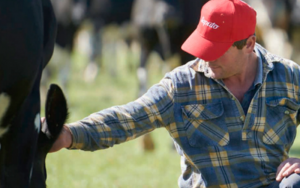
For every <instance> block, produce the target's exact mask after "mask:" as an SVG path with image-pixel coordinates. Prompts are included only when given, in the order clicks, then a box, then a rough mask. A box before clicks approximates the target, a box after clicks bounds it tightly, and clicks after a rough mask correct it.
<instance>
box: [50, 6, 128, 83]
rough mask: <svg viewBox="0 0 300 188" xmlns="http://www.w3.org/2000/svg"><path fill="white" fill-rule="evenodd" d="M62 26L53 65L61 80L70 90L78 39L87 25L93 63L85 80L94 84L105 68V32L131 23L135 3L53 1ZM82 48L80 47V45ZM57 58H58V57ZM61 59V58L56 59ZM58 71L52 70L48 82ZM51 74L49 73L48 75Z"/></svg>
mask: <svg viewBox="0 0 300 188" xmlns="http://www.w3.org/2000/svg"><path fill="white" fill-rule="evenodd" d="M51 1H52V3H53V7H54V11H55V15H56V18H57V23H58V30H57V38H56V44H57V45H56V50H55V53H54V58H53V59H52V61H54V63H53V65H57V67H59V68H58V69H57V68H54V69H56V70H57V72H58V78H59V80H60V82H61V83H62V85H63V86H64V87H65V88H66V85H67V81H68V76H69V71H70V67H71V65H72V57H71V55H72V53H73V52H74V47H75V39H76V37H77V34H78V32H79V31H80V30H81V28H82V27H83V25H85V24H86V25H89V26H90V28H91V29H90V30H89V31H88V32H89V37H88V38H89V46H88V48H89V49H90V52H89V60H88V61H89V62H83V63H86V64H87V66H86V69H85V71H84V79H85V80H86V81H93V80H94V78H95V77H96V75H97V73H98V69H99V66H101V64H102V63H101V57H102V31H103V29H104V27H105V26H107V25H109V24H112V23H114V24H122V23H124V22H126V21H128V22H129V21H130V13H131V8H132V2H133V0H51ZM79 45H80V44H79ZM56 55H57V56H56ZM56 57H57V58H56ZM53 74H54V72H53V71H52V72H51V69H50V70H48V75H49V76H47V77H45V81H47V80H48V79H49V77H50V76H52V75H53ZM45 75H47V72H45Z"/></svg>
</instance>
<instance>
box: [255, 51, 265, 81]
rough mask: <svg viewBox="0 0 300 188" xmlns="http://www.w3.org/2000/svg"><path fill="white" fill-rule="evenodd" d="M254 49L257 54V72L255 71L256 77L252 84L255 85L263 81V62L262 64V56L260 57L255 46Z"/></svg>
mask: <svg viewBox="0 0 300 188" xmlns="http://www.w3.org/2000/svg"><path fill="white" fill-rule="evenodd" d="M254 51H255V53H256V56H257V61H258V62H257V63H258V66H257V73H256V77H255V80H254V82H253V85H254V86H256V85H258V84H262V82H263V64H262V58H261V54H260V52H259V50H258V49H257V47H256V46H255V48H254Z"/></svg>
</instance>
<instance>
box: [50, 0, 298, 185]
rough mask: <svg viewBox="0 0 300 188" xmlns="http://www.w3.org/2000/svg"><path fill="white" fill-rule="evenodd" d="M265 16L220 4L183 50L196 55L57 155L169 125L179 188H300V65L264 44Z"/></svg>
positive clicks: (205, 12) (72, 135) (204, 16)
mask: <svg viewBox="0 0 300 188" xmlns="http://www.w3.org/2000/svg"><path fill="white" fill-rule="evenodd" d="M255 25H256V12H255V10H253V9H252V8H251V7H250V6H248V5H247V4H245V3H244V2H243V1H240V0H211V1H209V2H208V3H206V4H205V5H204V6H203V8H202V10H201V16H200V21H199V25H198V27H197V28H196V30H195V31H194V32H193V33H192V34H191V35H190V37H189V38H188V39H187V40H186V41H185V43H184V44H183V46H182V49H183V50H184V51H186V52H188V53H190V54H192V55H194V56H196V57H198V58H197V59H195V60H194V61H191V62H188V63H187V64H186V65H183V66H180V67H178V68H176V69H175V70H173V71H172V72H170V73H167V74H166V76H165V77H164V78H163V79H162V80H161V81H160V83H158V84H156V85H154V86H153V87H151V88H150V89H149V90H148V92H147V93H146V94H145V95H143V96H142V97H141V98H139V99H137V100H136V101H134V102H131V103H128V104H126V105H123V106H116V107H112V108H108V109H105V110H102V111H100V112H97V113H94V114H92V115H90V116H89V117H87V118H85V119H83V120H81V121H78V122H75V123H71V124H68V125H66V126H65V127H64V132H63V133H62V134H61V136H60V139H59V141H58V142H56V144H55V146H54V147H53V149H52V151H57V150H59V149H61V148H70V149H82V150H97V149H104V148H108V147H112V146H113V145H114V144H119V143H122V142H125V141H128V140H131V139H134V138H136V137H138V136H140V135H143V134H145V133H148V132H150V131H152V130H154V129H156V128H160V127H164V128H166V129H167V130H168V132H169V133H170V135H171V136H172V137H173V139H174V141H175V144H176V146H177V151H178V152H179V154H180V155H181V156H182V161H181V165H182V175H181V176H180V178H179V182H178V184H179V187H182V188H183V187H185V188H192V187H193V188H194V187H293V186H294V187H300V175H299V174H298V173H300V159H297V158H289V156H288V151H289V149H290V147H291V146H292V144H293V141H294V139H295V136H296V127H297V125H298V121H299V120H300V116H299V108H300V101H299V94H300V93H299V92H300V91H299V86H298V85H299V82H300V67H299V66H298V65H297V64H295V63H294V62H292V61H289V60H286V59H283V58H280V57H278V56H275V55H272V54H271V53H269V52H268V51H266V50H265V49H264V48H263V47H261V46H260V45H258V44H256V43H255V41H256V38H255V35H254V32H255Z"/></svg>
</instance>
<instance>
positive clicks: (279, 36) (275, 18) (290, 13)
mask: <svg viewBox="0 0 300 188" xmlns="http://www.w3.org/2000/svg"><path fill="white" fill-rule="evenodd" d="M245 1H246V2H247V3H248V4H249V5H251V6H252V7H253V8H254V9H255V10H256V12H257V27H256V36H257V41H258V43H260V44H262V45H263V46H265V47H266V49H268V50H269V51H271V52H273V53H275V54H278V55H280V56H282V57H284V58H288V59H292V60H294V61H296V62H297V63H298V64H299V63H300V55H299V54H300V53H299V52H300V43H299V39H300V33H299V28H300V27H299V26H300V1H299V0H245Z"/></svg>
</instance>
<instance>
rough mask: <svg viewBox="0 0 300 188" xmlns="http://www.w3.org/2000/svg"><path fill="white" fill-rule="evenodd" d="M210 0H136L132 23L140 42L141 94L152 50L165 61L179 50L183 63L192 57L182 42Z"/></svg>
mask: <svg viewBox="0 0 300 188" xmlns="http://www.w3.org/2000/svg"><path fill="white" fill-rule="evenodd" d="M207 1H208V0H135V1H134V5H133V12H132V24H133V27H134V28H136V30H137V32H138V35H137V37H136V39H137V41H138V42H139V44H140V45H141V57H140V67H139V69H138V73H137V74H138V78H139V81H140V95H141V94H143V93H145V91H146V89H147V71H146V63H147V60H148V58H149V55H150V53H152V52H153V51H156V52H158V54H159V55H160V57H161V58H162V59H163V60H164V61H166V60H167V59H168V58H170V57H171V56H173V55H174V54H179V58H180V60H179V61H180V64H185V63H186V62H188V61H190V60H192V59H193V57H192V56H191V55H189V54H188V53H186V52H184V51H182V50H181V45H182V44H183V42H184V41H185V40H186V39H187V37H188V36H189V35H190V34H191V33H192V32H193V31H194V30H195V28H196V27H197V25H198V22H199V17H200V10H201V8H202V6H203V5H204V4H205V3H206V2H207Z"/></svg>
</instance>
